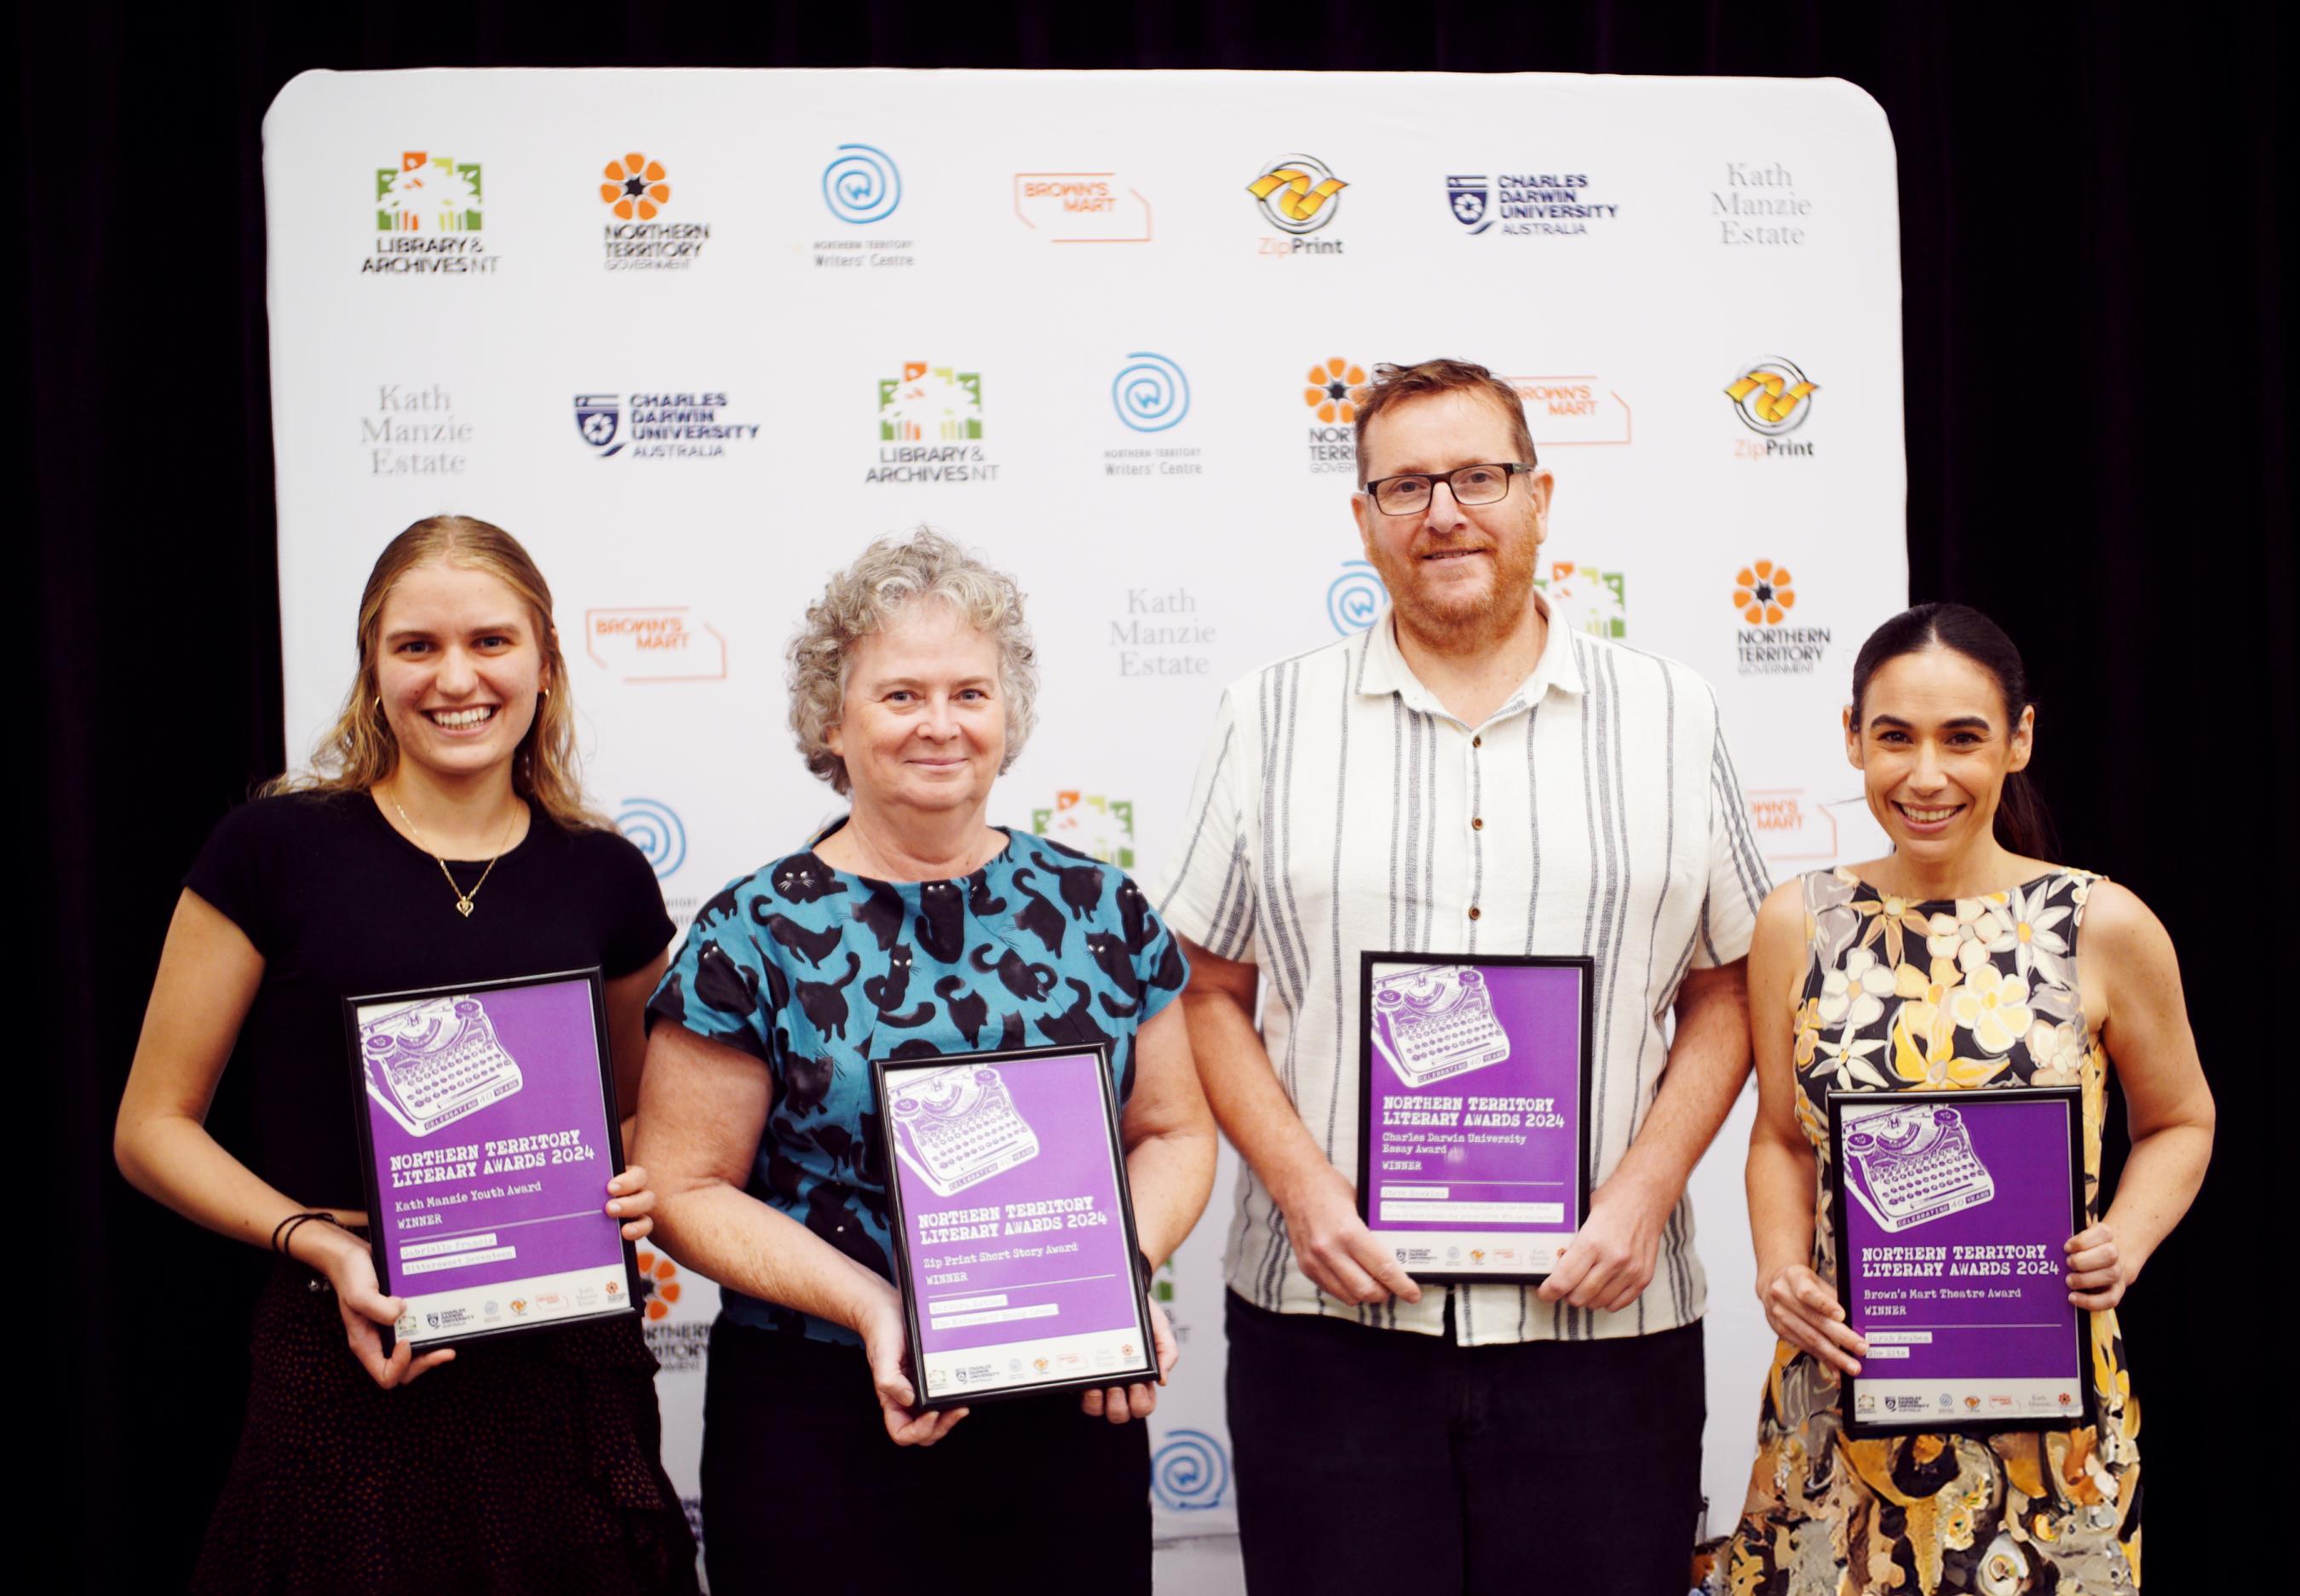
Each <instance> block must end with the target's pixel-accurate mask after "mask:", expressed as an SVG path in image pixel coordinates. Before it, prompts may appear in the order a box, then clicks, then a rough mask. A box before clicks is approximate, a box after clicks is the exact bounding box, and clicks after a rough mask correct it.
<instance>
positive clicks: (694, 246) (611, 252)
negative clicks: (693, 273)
mask: <svg viewBox="0 0 2300 1596" xmlns="http://www.w3.org/2000/svg"><path fill="white" fill-rule="evenodd" d="M599 178H600V181H599V204H602V205H604V207H605V208H606V212H607V221H606V224H605V229H604V231H605V234H606V238H605V247H606V269H607V270H609V271H685V270H687V269H689V268H690V267H692V266H693V265H694V264H695V262H696V260H697V259H698V258H699V257H700V256H701V255H702V254H703V246H704V245H705V244H707V243H709V242H710V240H711V224H710V223H709V222H707V221H695V220H687V219H683V218H682V219H680V220H665V219H664V212H667V211H669V210H670V209H671V171H670V169H669V168H667V167H665V166H664V165H663V163H662V162H661V161H658V160H656V159H654V157H653V156H651V155H647V154H644V153H642V152H640V151H637V150H632V151H629V152H628V153H626V154H621V155H618V156H616V157H615V158H614V159H613V160H612V161H610V162H607V163H606V165H605V166H604V168H602V169H601V170H600V174H599Z"/></svg>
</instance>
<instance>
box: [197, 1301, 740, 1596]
mask: <svg viewBox="0 0 2300 1596" xmlns="http://www.w3.org/2000/svg"><path fill="white" fill-rule="evenodd" d="M253 1351H254V1378H253V1381H252V1384H251V1389H250V1391H249V1394H248V1402H247V1417H246V1425H245V1426H244V1427H243V1429H242V1431H241V1434H240V1442H239V1451H238V1452H237V1455H236V1456H235V1457H234V1459H233V1460H232V1467H231V1473H230V1476H229V1479H228V1480H227V1481H226V1483H225V1485H224V1491H223V1496H222V1499H221V1501H220V1502H219V1503H218V1504H217V1507H216V1512H215V1517H214V1519H213V1520H212V1522H211V1523H210V1525H209V1526H208V1535H207V1542H206V1544H205V1545H204V1548H203V1549H202V1551H201V1555H200V1563H199V1570H198V1573H197V1575H196V1576H195V1578H194V1581H193V1589H194V1590H196V1591H202V1592H209V1591H214V1592H223V1591H231V1592H305V1591H309V1592H331V1593H333V1592H345V1593H349V1592H379V1593H380V1592H418V1591H420V1592H424V1593H425V1596H449V1593H450V1592H486V1593H488V1596H494V1593H496V1592H529V1591H550V1592H556V1593H558V1596H577V1593H581V1592H600V1593H602V1596H605V1593H610V1592H612V1593H617V1596H620V1593H621V1592H693V1591H694V1590H695V1589H696V1578H695V1542H694V1541H693V1538H692V1537H691V1536H690V1535H689V1534H688V1533H687V1519H686V1517H685V1515H684V1513H683V1512H682V1511H681V1509H680V1507H679V1499H678V1496H677V1494H676V1492H673V1491H672V1489H671V1482H670V1480H669V1478H668V1477H666V1476H665V1475H664V1474H663V1470H662V1459H661V1451H662V1420H661V1417H660V1416H659V1415H658V1413H657V1411H656V1409H655V1397H654V1370H655V1362H654V1355H653V1354H652V1353H650V1352H649V1351H647V1348H646V1339H645V1337H644V1336H643V1335H642V1334H641V1332H640V1328H639V1324H638V1320H637V1317H636V1316H634V1317H632V1318H624V1319H618V1320H614V1321H612V1322H610V1323H606V1324H594V1325H579V1326H569V1327H567V1328H565V1329H561V1330H550V1331H545V1332H542V1333H540V1334H531V1335H521V1336H514V1337H512V1338H511V1339H509V1340H505V1341H499V1342H479V1343H478V1344H476V1345H471V1346H466V1347H463V1348H461V1349H460V1350H458V1351H457V1352H456V1354H455V1358H454V1361H453V1362H451V1363H448V1364H446V1365H444V1366H442V1367H437V1368H435V1369H432V1370H431V1371H430V1372H429V1373H428V1374H426V1375H424V1376H422V1377H421V1379H418V1380H417V1381H416V1382H415V1383H414V1384H412V1385H408V1386H405V1387H404V1388H402V1389H400V1390H397V1391H385V1390H382V1389H381V1388H379V1386H378V1385H377V1384H375V1382H374V1381H372V1380H371V1379H370V1378H368V1376H367V1372H366V1370H364V1369H362V1367H360V1366H359V1364H358V1362H357V1361H356V1360H355V1359H354V1358H353V1357H352V1355H351V1351H350V1350H349V1349H348V1348H347V1347H346V1344H345V1341H344V1330H343V1322H342V1319H341V1318H340V1317H339V1316H338V1314H337V1309H336V1299H335V1295H334V1293H332V1292H329V1291H328V1290H326V1289H324V1288H323V1287H322V1288H319V1289H315V1288H314V1281H313V1277H312V1274H311V1272H310V1271H309V1270H308V1269H305V1268H303V1267H301V1266H300V1265H296V1264H293V1263H283V1264H282V1265H281V1266H280V1267H279V1268H276V1269H275V1270H273V1271H272V1275H271V1279H270V1281H269V1282H268V1283H267V1284H266V1285H265V1287H264V1291H263V1295H262V1300H261V1301H259V1303H258V1304H257V1307H256V1311H255V1325H254V1342H253Z"/></svg>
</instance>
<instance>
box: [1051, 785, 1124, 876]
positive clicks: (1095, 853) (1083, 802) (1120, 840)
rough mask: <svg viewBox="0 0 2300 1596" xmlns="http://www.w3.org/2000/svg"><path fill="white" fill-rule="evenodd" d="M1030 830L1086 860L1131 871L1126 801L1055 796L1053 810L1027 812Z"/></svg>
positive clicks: (1093, 795) (1080, 794) (1096, 795)
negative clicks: (1096, 860) (1099, 861)
mask: <svg viewBox="0 0 2300 1596" xmlns="http://www.w3.org/2000/svg"><path fill="white" fill-rule="evenodd" d="M1030 830H1031V831H1032V832H1033V833H1034V834H1036V835H1039V836H1042V837H1046V838H1047V839H1048V840H1050V841H1053V842H1057V843H1060V844H1063V847H1065V848H1075V849H1077V850H1078V851H1079V852H1080V853H1083V854H1085V855H1087V857H1088V858H1089V859H1098V860H1101V861H1102V862H1103V863H1104V864H1109V865H1116V866H1117V867H1118V868H1119V869H1121V870H1130V869H1133V868H1134V805H1133V803H1132V802H1130V801H1129V800H1127V799H1124V798H1105V797H1104V796H1103V795H1102V794H1099V793H1086V792H1080V791H1078V790H1077V789H1072V790H1071V791H1068V792H1062V793H1056V794H1054V807H1053V808H1051V809H1034V810H1031V811H1030Z"/></svg>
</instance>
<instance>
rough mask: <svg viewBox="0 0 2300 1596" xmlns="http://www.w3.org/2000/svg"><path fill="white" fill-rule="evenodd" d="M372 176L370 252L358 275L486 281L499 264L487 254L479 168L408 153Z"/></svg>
mask: <svg viewBox="0 0 2300 1596" xmlns="http://www.w3.org/2000/svg"><path fill="white" fill-rule="evenodd" d="M374 173H375V248H374V251H373V253H371V254H369V255H368V257H367V258H366V259H365V260H363V261H362V262H360V270H361V272H362V274H369V273H374V274H380V275H390V276H400V277H429V276H460V277H474V276H485V275H486V274H487V273H488V272H491V271H493V270H495V269H496V267H497V266H498V265H500V264H502V261H501V257H499V256H496V255H490V254H487V240H486V238H485V237H483V236H482V234H481V231H480V229H482V228H483V227H484V226H485V225H486V220H487V212H486V193H485V189H484V187H483V186H482V184H481V181H480V170H479V162H476V161H457V160H454V159H453V158H451V157H449V156H446V155H441V154H433V153H431V152H430V151H428V150H407V151H404V152H403V153H402V154H401V155H400V157H399V164H398V165H397V166H379V167H377V168H375V169H374Z"/></svg>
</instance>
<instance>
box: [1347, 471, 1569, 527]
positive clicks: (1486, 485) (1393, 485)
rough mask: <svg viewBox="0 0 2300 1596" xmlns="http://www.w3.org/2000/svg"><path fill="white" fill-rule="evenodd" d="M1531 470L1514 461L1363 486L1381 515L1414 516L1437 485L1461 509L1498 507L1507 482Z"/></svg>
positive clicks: (1426, 505)
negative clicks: (1459, 505) (1440, 486)
mask: <svg viewBox="0 0 2300 1596" xmlns="http://www.w3.org/2000/svg"><path fill="white" fill-rule="evenodd" d="M1534 469H1535V468H1534V467H1532V466H1529V465H1526V464H1523V463H1521V462H1520V461H1509V462H1508V463H1506V464H1503V465H1465V466H1463V467H1461V468H1460V469H1458V470H1451V471H1445V472H1441V473H1439V474H1438V475H1437V476H1434V477H1433V476H1430V475H1429V474H1428V473H1426V472H1421V471H1416V472H1413V473H1412V474H1410V475H1408V476H1404V477H1383V478H1378V479H1376V480H1374V481H1372V482H1369V483H1367V484H1366V485H1365V491H1366V492H1367V493H1368V494H1369V495H1371V496H1372V498H1373V502H1374V505H1375V507H1376V508H1377V509H1379V511H1381V512H1382V513H1383V514H1384V515H1414V514H1417V513H1419V512H1420V511H1423V510H1426V509H1428V508H1429V497H1430V495H1432V494H1434V493H1435V492H1437V485H1438V483H1440V482H1442V483H1444V484H1445V485H1446V487H1447V488H1449V489H1450V490H1452V492H1453V495H1454V503H1456V504H1461V505H1465V506H1466V505H1472V504H1498V503H1501V502H1502V501H1503V500H1504V499H1506V498H1507V497H1509V490H1510V478H1513V477H1514V476H1517V475H1518V474H1519V473H1521V472H1523V471H1530V470H1534Z"/></svg>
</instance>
